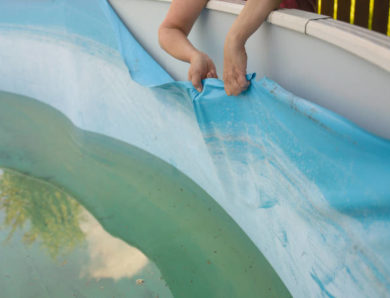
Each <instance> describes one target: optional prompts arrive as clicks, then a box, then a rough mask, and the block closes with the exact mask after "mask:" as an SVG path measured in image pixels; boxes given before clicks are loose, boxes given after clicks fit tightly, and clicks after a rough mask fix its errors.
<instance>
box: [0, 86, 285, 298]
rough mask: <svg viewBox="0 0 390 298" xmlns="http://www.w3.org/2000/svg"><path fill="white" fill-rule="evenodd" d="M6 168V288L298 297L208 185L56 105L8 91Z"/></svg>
mask: <svg viewBox="0 0 390 298" xmlns="http://www.w3.org/2000/svg"><path fill="white" fill-rule="evenodd" d="M0 167H2V168H3V170H2V171H1V174H0V224H1V227H2V228H1V230H0V241H1V242H0V252H1V253H0V276H1V278H0V288H1V289H2V297H73V296H75V297H172V296H174V297H286V296H289V293H288V291H287V289H286V288H285V286H284V285H283V283H282V282H281V281H280V279H279V277H278V276H277V274H276V273H275V272H274V270H273V269H272V267H271V266H270V265H269V264H268V262H267V261H266V260H265V258H264V257H263V255H262V254H261V253H260V252H259V251H258V249H257V248H256V247H255V246H254V245H253V243H252V242H251V241H250V239H249V238H248V237H247V236H246V235H245V234H244V233H243V231H242V230H241V229H240V228H239V227H238V225H237V224H236V223H235V222H234V221H233V220H232V219H231V218H230V217H229V216H228V215H227V214H226V213H225V212H224V211H223V210H222V208H221V207H220V206H219V205H218V204H217V203H215V201H214V200H213V199H212V198H211V197H209V196H208V195H207V193H205V192H204V191H203V190H202V189H201V188H200V187H199V186H198V185H197V184H195V183H194V182H193V181H191V180H190V179H189V178H188V177H186V176H185V175H183V174H182V173H181V172H179V171H178V170H176V169H175V168H174V167H172V166H170V165H169V164H167V163H165V162H163V161H162V160H160V159H158V158H156V157H155V156H153V155H150V154H148V153H146V152H144V151H141V150H139V149H137V148H135V147H132V146H130V145H128V144H125V143H123V142H120V141H118V140H115V139H112V138H109V137H106V136H102V135H99V134H95V133H91V132H86V131H83V130H80V129H78V128H76V127H75V126H74V125H73V124H72V123H71V122H70V121H69V120H67V118H66V117H65V116H64V115H62V114H61V113H59V112H58V111H56V110H54V109H53V108H51V107H49V106H48V105H45V104H42V103H40V102H38V101H36V100H33V99H30V98H25V97H21V96H17V95H13V94H9V93H4V92H0ZM16 171H17V172H18V173H17V172H16ZM19 173H23V175H22V174H19ZM32 177H34V178H32ZM4 289H5V292H4ZM4 293H5V296H3V295H4Z"/></svg>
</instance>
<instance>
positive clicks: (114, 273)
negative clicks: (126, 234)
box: [80, 209, 148, 281]
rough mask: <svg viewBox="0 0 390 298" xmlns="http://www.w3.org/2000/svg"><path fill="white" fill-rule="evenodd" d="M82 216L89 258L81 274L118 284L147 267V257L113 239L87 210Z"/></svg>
mask: <svg viewBox="0 0 390 298" xmlns="http://www.w3.org/2000/svg"><path fill="white" fill-rule="evenodd" d="M82 216H83V220H82V221H81V224H80V227H81V229H82V231H83V232H84V233H85V235H86V238H87V242H88V251H89V256H90V261H89V264H88V266H87V267H86V268H84V270H83V274H86V275H88V276H90V277H93V278H96V279H100V278H112V279H114V280H115V281H117V280H119V279H121V278H124V277H128V278H132V277H133V276H134V275H135V274H136V273H137V272H139V271H140V270H141V269H142V268H144V267H145V266H146V265H147V264H148V259H147V257H146V256H145V255H144V254H143V253H142V252H141V251H140V250H138V249H136V248H135V247H133V246H130V245H128V244H127V243H126V242H124V241H122V240H121V239H118V238H115V237H112V236H111V235H110V234H109V233H107V232H106V231H105V230H104V229H103V227H102V226H101V225H100V224H99V222H98V221H97V220H96V219H95V218H94V217H93V216H92V215H91V214H90V213H88V211H87V210H85V209H83V214H82Z"/></svg>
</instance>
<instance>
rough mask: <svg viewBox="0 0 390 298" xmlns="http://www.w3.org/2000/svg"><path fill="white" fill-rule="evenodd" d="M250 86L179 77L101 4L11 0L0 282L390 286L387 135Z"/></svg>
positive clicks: (50, 288) (20, 290)
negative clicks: (229, 88)
mask: <svg viewBox="0 0 390 298" xmlns="http://www.w3.org/2000/svg"><path fill="white" fill-rule="evenodd" d="M248 80H250V81H251V86H250V88H249V89H248V90H247V91H246V92H244V93H243V94H241V95H240V96H237V97H227V96H226V94H225V92H224V88H223V82H222V81H220V80H217V79H208V80H206V81H204V90H203V91H202V93H198V92H197V91H196V90H195V89H194V88H193V87H192V85H191V84H190V83H189V82H176V81H174V80H173V79H172V78H171V76H170V75H169V74H168V73H167V72H166V71H165V70H164V69H163V68H162V67H161V66H160V65H159V64H158V63H157V62H155V60H153V59H152V58H151V57H150V56H149V55H148V53H147V52H146V51H145V50H144V49H143V48H142V47H141V46H140V44H139V43H138V42H137V41H136V40H135V39H134V38H133V36H132V35H131V34H130V33H129V31H128V30H127V28H126V27H125V26H124V25H123V24H122V23H121V21H120V20H119V18H118V17H117V15H116V14H115V12H114V11H113V10H112V9H111V7H110V6H109V4H108V3H107V2H106V1H103V0H99V1H93V0H88V1H82V2H80V1H73V0H67V1H54V2H53V1H39V2H33V3H31V2H30V1H16V2H15V1H8V0H0V90H2V91H1V92H0V168H1V169H2V170H1V172H0V224H2V226H1V227H2V229H1V230H0V241H1V244H0V245H1V247H0V248H1V254H0V262H1V263H0V268H1V269H0V274H1V275H2V276H3V278H1V279H0V287H1V288H2V289H6V290H5V292H4V291H3V292H2V293H5V295H6V297H18V296H19V297H28V296H29V295H30V296H31V297H38V296H39V297H71V296H72V295H73V296H76V297H86V296H87V297H98V296H100V297H111V296H114V297H171V296H174V297H288V296H290V295H292V296H295V297H323V296H325V297H326V296H328V297H339V296H342V297H345V296H348V297H383V296H388V295H389V290H390V272H389V270H390V255H389V253H390V251H389V250H388V247H389V240H388V239H390V238H389V236H390V235H389V231H390V229H389V227H390V223H389V219H390V217H389V215H390V201H389V197H390V185H389V181H390V143H389V141H388V140H385V139H382V138H380V137H377V136H374V135H372V134H370V133H368V132H366V131H364V130H362V129H361V128H359V127H357V126H356V125H355V124H353V123H351V122H349V121H347V120H345V119H344V118H342V117H341V116H339V115H337V114H335V113H333V112H331V111H329V110H326V109H324V108H323V107H321V106H319V105H316V104H314V103H312V102H310V101H306V100H304V99H302V98H300V97H298V96H295V95H294V94H292V93H290V92H288V91H286V90H285V89H284V88H282V87H281V86H280V85H278V84H277V83H276V82H274V81H272V80H270V79H268V78H261V79H260V80H258V81H256V77H255V75H254V74H249V75H248ZM346 293H347V294H346Z"/></svg>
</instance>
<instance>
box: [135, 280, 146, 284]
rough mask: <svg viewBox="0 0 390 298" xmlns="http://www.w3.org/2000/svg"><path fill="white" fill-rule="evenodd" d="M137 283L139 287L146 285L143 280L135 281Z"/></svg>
mask: <svg viewBox="0 0 390 298" xmlns="http://www.w3.org/2000/svg"><path fill="white" fill-rule="evenodd" d="M135 283H136V284H137V285H142V284H144V283H145V281H144V280H143V279H141V278H140V279H137V280H136V281H135Z"/></svg>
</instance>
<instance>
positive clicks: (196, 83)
mask: <svg viewBox="0 0 390 298" xmlns="http://www.w3.org/2000/svg"><path fill="white" fill-rule="evenodd" d="M191 82H192V85H194V87H195V89H196V90H198V92H202V81H201V79H200V75H199V74H195V75H193V76H192V80H191Z"/></svg>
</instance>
